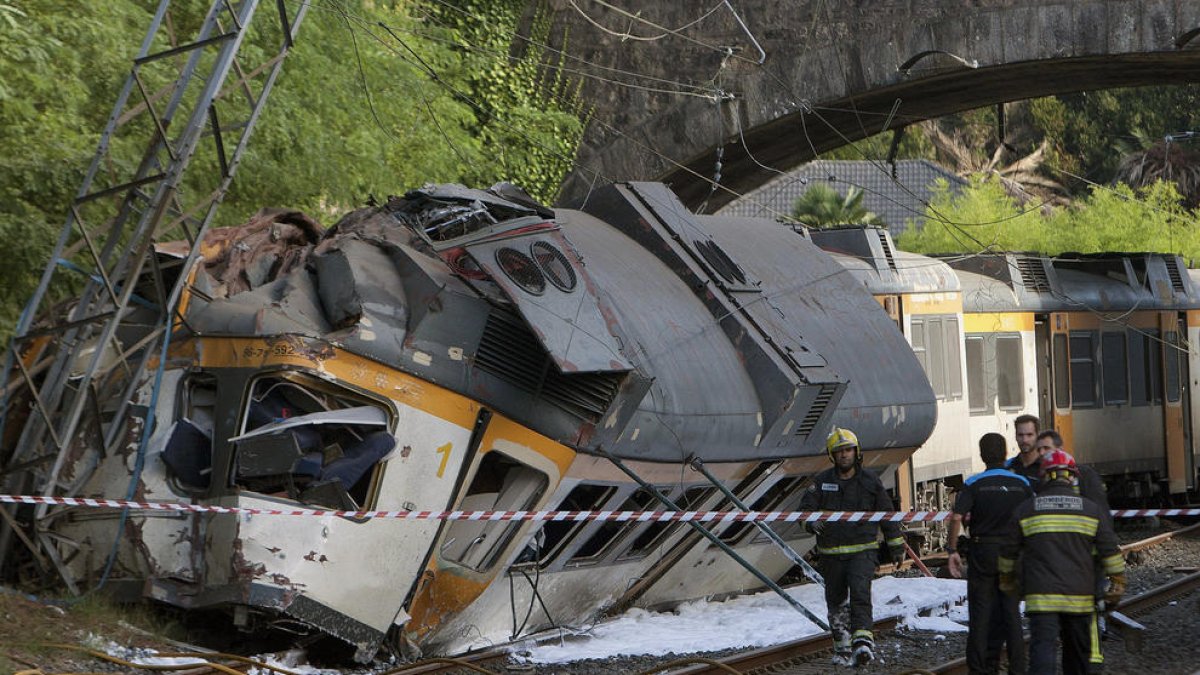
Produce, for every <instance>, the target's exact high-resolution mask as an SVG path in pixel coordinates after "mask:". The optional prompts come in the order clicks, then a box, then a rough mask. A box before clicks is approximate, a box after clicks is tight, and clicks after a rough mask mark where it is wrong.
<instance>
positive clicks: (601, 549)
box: [569, 488, 667, 565]
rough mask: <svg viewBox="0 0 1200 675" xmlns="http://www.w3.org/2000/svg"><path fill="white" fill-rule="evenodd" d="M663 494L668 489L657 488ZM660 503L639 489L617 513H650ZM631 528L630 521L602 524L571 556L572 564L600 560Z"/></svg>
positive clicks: (626, 500) (633, 523)
mask: <svg viewBox="0 0 1200 675" xmlns="http://www.w3.org/2000/svg"><path fill="white" fill-rule="evenodd" d="M656 489H659V490H661V491H663V492H665V491H666V490H667V488H656ZM657 503H658V499H656V498H655V497H654V495H652V494H650V493H649V492H647V491H646V490H645V488H638V489H637V491H635V492H634V493H633V494H631V495H630V496H629V497H628V498H626V499H625V501H624V502H622V503H621V506H619V507H618V508H617V509H616V510H617V511H650V510H653V505H654V504H657ZM638 524H639V523H638V522H637V521H633V522H632V525H638ZM630 527H631V523H630V521H623V520H606V521H604V522H602V523H600V525H599V527H598V528H597V529H596V531H595V533H593V534H592V536H591V537H590V538H589V539H588V540H587V541H586V542H584V544H583V546H580V547H579V550H577V551H575V555H573V556H571V559H570V561H569V562H570V563H572V564H575V565H584V564H587V563H594V562H596V561H598V560H599V559H600V557H601V556H602V555H604V553H605V552H606V551H608V548H609V546H610V545H611V544H612V543H613V541H615V540H616V538H617V535H619V534H621V533H623V532H627V531H628V530H629V528H630Z"/></svg>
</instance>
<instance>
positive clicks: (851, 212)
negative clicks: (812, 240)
mask: <svg viewBox="0 0 1200 675" xmlns="http://www.w3.org/2000/svg"><path fill="white" fill-rule="evenodd" d="M862 200H863V192H862V190H860V189H858V188H856V187H852V188H850V189H849V190H848V191H847V192H846V196H845V197H843V196H842V195H841V194H839V193H838V191H837V190H834V189H833V188H831V187H829V186H828V185H825V184H823V183H818V184H816V185H814V186H812V187H810V188H809V189H808V190H807V191H806V192H805V193H804V194H802V195H800V197H799V198H798V199H796V203H795V204H794V205H793V206H792V217H793V218H795V219H796V220H798V221H800V222H801V223H804V224H805V225H807V226H809V227H833V226H836V225H883V221H882V220H881V219H880V218H879V216H877V215H875V214H874V213H872V212H870V211H868V210H867V209H866V208H864V207H863V205H862Z"/></svg>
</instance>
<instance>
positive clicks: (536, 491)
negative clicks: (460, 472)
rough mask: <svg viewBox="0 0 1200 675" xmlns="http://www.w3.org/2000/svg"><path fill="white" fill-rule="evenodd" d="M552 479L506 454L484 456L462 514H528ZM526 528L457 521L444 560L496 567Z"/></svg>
mask: <svg viewBox="0 0 1200 675" xmlns="http://www.w3.org/2000/svg"><path fill="white" fill-rule="evenodd" d="M549 483H550V479H549V477H548V476H546V474H544V473H542V472H541V471H538V470H536V469H533V468H531V467H529V466H526V465H525V464H522V463H520V462H518V461H517V460H515V459H513V458H511V457H509V456H508V455H505V454H504V453H502V452H499V451H497V450H493V451H491V452H488V453H487V454H485V455H484V456H483V459H482V460H481V461H480V463H479V468H478V469H477V470H476V471H475V477H474V478H473V479H472V480H471V485H470V487H468V488H467V493H466V496H464V497H463V498H462V501H461V502H460V503H459V504H458V505H457V506H456V507H455V509H456V510H459V511H524V510H527V509H529V508H531V507H533V506H534V505H535V504H537V501H538V499H540V498H541V496H542V494H543V493H544V492H545V491H546V487H547V485H549ZM522 525H524V523H523V522H522V521H518V520H509V521H503V520H495V521H492V520H453V521H451V522H450V525H449V526H448V527H447V528H446V536H445V539H444V540H443V543H442V548H441V554H442V559H443V560H448V561H451V562H455V563H458V564H460V565H462V566H464V567H469V568H471V569H474V570H477V571H482V570H485V569H488V568H490V567H492V566H493V565H495V564H496V562H497V561H498V560H499V558H500V555H501V554H502V553H503V552H504V550H505V549H506V548H507V547H508V544H509V542H511V541H512V539H513V537H514V536H516V534H517V531H518V530H519V529H520V528H521V526H522Z"/></svg>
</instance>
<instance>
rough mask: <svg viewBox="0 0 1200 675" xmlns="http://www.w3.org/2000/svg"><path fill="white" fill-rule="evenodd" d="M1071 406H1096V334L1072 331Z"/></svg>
mask: <svg viewBox="0 0 1200 675" xmlns="http://www.w3.org/2000/svg"><path fill="white" fill-rule="evenodd" d="M1070 340H1071V407H1072V408H1094V407H1097V406H1098V401H1097V397H1096V334H1095V333H1093V332H1090V331H1071V334H1070Z"/></svg>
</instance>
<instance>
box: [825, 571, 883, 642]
mask: <svg viewBox="0 0 1200 675" xmlns="http://www.w3.org/2000/svg"><path fill="white" fill-rule="evenodd" d="M877 565H878V555H877V554H876V552H875V549H874V548H872V549H871V550H869V551H861V552H859V553H854V554H852V555H834V556H822V557H821V576H823V577H825V607H826V609H827V610H828V612H829V629H830V632H831V633H833V641H834V643H835V647H836V646H837V645H843V646H848V645H849V644H850V635H851V634H852V633H853V632H854V631H856V630H871V626H873V625H874V624H875V621H874V619H873V618H872V616H871V581H872V580H874V578H875V567H876V566H877ZM847 596H849V598H850V612H849V616H846V612H845V610H844V609H842V606H843V605H844V604H846V598H847Z"/></svg>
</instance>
